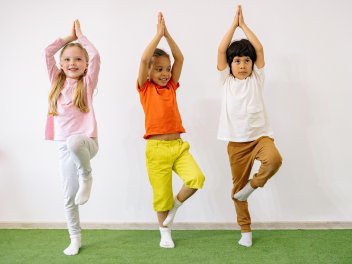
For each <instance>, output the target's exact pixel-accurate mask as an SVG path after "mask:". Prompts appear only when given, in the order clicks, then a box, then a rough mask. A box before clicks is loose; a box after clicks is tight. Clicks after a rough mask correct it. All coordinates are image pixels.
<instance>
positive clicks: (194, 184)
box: [185, 173, 205, 189]
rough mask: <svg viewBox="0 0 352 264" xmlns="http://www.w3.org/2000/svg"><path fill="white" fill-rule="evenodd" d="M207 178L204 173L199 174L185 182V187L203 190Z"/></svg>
mask: <svg viewBox="0 0 352 264" xmlns="http://www.w3.org/2000/svg"><path fill="white" fill-rule="evenodd" d="M204 181H205V177H204V175H203V174H202V173H197V174H196V175H194V177H192V178H191V179H189V180H187V181H186V182H185V185H186V186H187V187H189V188H192V189H201V188H202V187H203V184H204Z"/></svg>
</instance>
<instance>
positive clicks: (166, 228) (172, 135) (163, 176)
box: [137, 13, 204, 248]
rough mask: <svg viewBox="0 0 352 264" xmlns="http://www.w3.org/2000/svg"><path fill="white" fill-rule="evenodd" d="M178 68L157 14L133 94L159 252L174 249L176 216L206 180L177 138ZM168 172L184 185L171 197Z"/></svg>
mask: <svg viewBox="0 0 352 264" xmlns="http://www.w3.org/2000/svg"><path fill="white" fill-rule="evenodd" d="M162 37H165V39H166V41H167V43H168V44H169V46H170V49H171V52H172V56H173V58H174V64H173V65H171V61H170V57H169V55H168V54H167V53H166V52H165V51H163V50H161V49H158V48H157V45H158V44H159V42H160V40H161V38H162ZM182 64H183V55H182V52H181V50H180V49H179V47H178V46H177V44H176V43H175V41H174V40H173V39H172V37H171V36H170V34H169V32H168V30H167V28H166V25H165V21H164V17H163V15H162V13H159V14H158V25H157V33H156V35H155V36H154V38H153V39H152V41H151V42H150V43H149V45H148V46H147V47H146V49H145V51H144V53H143V55H142V58H141V62H140V66H139V73H138V81H137V90H138V92H139V96H140V101H141V104H142V106H143V110H144V113H145V128H146V133H145V135H144V138H145V139H147V146H146V161H147V170H148V177H149V181H150V183H151V186H152V188H153V207H154V210H155V211H156V212H157V217H158V222H159V229H160V235H161V240H160V247H163V248H173V247H175V245H174V242H173V240H172V237H171V225H172V223H173V219H174V217H175V214H176V211H177V209H178V208H179V207H180V206H181V205H182V203H183V202H184V201H186V200H187V199H188V198H189V197H191V196H192V195H193V194H194V193H195V192H196V191H197V190H198V189H200V188H202V186H203V183H204V175H203V173H202V172H201V170H200V169H199V167H198V165H197V163H196V162H195V160H194V159H193V157H192V155H191V154H190V153H189V148H190V147H189V144H188V143H187V142H185V141H183V140H182V139H181V137H180V134H181V133H184V132H185V129H184V128H183V126H182V120H181V116H180V113H179V111H178V106H177V101H176V90H177V88H178V87H179V83H178V80H179V78H180V75H181V70H182ZM172 171H175V172H176V173H177V174H178V175H179V176H180V177H181V179H182V180H183V182H184V185H183V186H182V188H181V190H180V191H179V192H178V194H177V195H176V196H175V197H174V198H173V193H172Z"/></svg>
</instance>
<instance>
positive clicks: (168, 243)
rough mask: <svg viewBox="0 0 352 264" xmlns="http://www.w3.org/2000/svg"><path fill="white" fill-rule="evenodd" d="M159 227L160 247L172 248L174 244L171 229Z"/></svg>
mask: <svg viewBox="0 0 352 264" xmlns="http://www.w3.org/2000/svg"><path fill="white" fill-rule="evenodd" d="M159 229H160V236H161V239H160V247H162V248H174V247H175V244H174V241H172V237H171V229H170V228H167V227H159Z"/></svg>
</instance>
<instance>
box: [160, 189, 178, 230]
mask: <svg viewBox="0 0 352 264" xmlns="http://www.w3.org/2000/svg"><path fill="white" fill-rule="evenodd" d="M181 205H182V203H181V202H180V201H179V200H177V198H176V196H175V199H174V207H172V208H171V209H170V211H169V213H168V214H167V217H166V218H165V220H164V222H163V225H164V226H170V225H172V223H173V221H174V218H175V215H176V211H177V209H178V208H179V207H180V206H181Z"/></svg>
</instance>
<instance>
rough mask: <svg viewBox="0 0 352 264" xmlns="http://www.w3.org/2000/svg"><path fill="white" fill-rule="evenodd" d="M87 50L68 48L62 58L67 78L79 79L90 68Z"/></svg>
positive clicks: (61, 62)
mask: <svg viewBox="0 0 352 264" xmlns="http://www.w3.org/2000/svg"><path fill="white" fill-rule="evenodd" d="M87 57H88V56H87V54H86V52H85V50H83V49H82V48H81V47H79V46H68V47H66V48H65V49H64V50H63V52H62V54H61V57H60V65H61V69H62V70H63V71H64V73H65V75H66V77H67V78H71V79H78V78H79V77H81V76H82V75H84V74H85V71H86V70H87V68H88V58H87Z"/></svg>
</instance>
